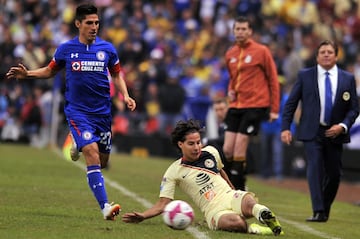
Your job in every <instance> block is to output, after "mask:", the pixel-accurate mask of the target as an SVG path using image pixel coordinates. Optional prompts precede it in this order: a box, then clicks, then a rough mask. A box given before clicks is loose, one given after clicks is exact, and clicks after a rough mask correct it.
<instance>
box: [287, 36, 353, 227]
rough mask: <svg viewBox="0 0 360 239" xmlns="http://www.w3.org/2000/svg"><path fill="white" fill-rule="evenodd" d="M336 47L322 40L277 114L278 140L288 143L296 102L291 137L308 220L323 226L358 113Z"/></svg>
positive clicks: (351, 78) (346, 74)
mask: <svg viewBox="0 0 360 239" xmlns="http://www.w3.org/2000/svg"><path fill="white" fill-rule="evenodd" d="M337 53H338V48H337V45H336V44H335V43H333V42H332V41H328V40H325V41H323V42H321V43H320V44H319V46H318V48H317V52H316V61H317V65H315V66H313V67H310V68H306V69H303V70H301V71H300V72H299V74H298V79H297V81H296V83H295V85H294V86H293V88H292V91H291V93H290V96H289V98H288V100H287V102H286V105H285V107H284V112H283V120H282V133H281V140H282V141H283V142H284V143H286V144H290V142H291V141H292V134H291V131H290V124H291V122H292V120H293V116H294V113H295V110H296V108H297V106H298V103H299V101H301V117H300V122H299V125H298V127H297V138H298V140H301V141H303V143H304V149H305V156H306V160H307V178H308V183H309V188H310V194H311V203H312V209H313V216H312V217H310V218H308V219H307V221H309V222H326V221H327V220H328V218H329V214H330V208H331V204H332V203H333V201H334V199H335V196H336V193H337V191H338V188H339V184H340V178H341V166H342V164H341V157H342V152H343V144H344V143H349V142H350V136H349V131H350V127H351V126H352V125H353V123H354V121H355V119H356V117H357V116H358V114H359V103H358V98H357V95H356V84H355V78H354V75H353V74H351V73H349V72H346V71H344V70H342V69H340V68H338V67H337V65H336V61H337Z"/></svg>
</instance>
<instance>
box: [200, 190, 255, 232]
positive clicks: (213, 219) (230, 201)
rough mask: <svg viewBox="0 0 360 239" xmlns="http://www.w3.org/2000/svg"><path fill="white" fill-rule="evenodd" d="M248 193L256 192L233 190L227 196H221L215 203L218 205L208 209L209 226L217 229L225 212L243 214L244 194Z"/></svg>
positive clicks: (207, 220) (206, 216)
mask: <svg viewBox="0 0 360 239" xmlns="http://www.w3.org/2000/svg"><path fill="white" fill-rule="evenodd" d="M247 194H251V195H253V196H255V194H254V193H251V192H246V191H241V190H236V191H234V190H233V191H230V192H229V193H227V194H226V195H225V196H223V197H221V198H219V199H218V203H215V204H216V206H214V207H212V208H211V210H209V211H207V212H206V214H205V218H206V222H207V224H208V227H209V228H210V229H211V230H217V228H218V222H219V219H220V217H221V216H222V215H224V214H233V213H235V214H238V215H240V216H243V214H242V211H241V204H242V200H243V198H244V196H245V195H247Z"/></svg>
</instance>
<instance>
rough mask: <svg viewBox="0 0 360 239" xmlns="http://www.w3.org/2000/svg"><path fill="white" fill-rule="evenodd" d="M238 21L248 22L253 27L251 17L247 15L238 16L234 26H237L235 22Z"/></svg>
mask: <svg viewBox="0 0 360 239" xmlns="http://www.w3.org/2000/svg"><path fill="white" fill-rule="evenodd" d="M236 22H238V23H247V24H248V26H249V28H250V29H252V23H251V21H250V19H249V18H247V17H245V16H238V17H236V18H235V22H234V26H235V23H236Z"/></svg>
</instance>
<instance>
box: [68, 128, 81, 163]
mask: <svg viewBox="0 0 360 239" xmlns="http://www.w3.org/2000/svg"><path fill="white" fill-rule="evenodd" d="M69 134H70V136H71V139H72V145H71V148H70V158H71V160H72V161H78V160H79V158H80V155H81V153H80V152H79V150H78V149H77V147H76V143H75V140H74V137H73V135H72V134H71V133H69Z"/></svg>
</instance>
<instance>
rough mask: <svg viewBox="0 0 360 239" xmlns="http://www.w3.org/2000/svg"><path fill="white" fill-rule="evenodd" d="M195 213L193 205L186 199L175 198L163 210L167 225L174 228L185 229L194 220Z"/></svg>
mask: <svg viewBox="0 0 360 239" xmlns="http://www.w3.org/2000/svg"><path fill="white" fill-rule="evenodd" d="M194 217H195V213H194V210H193V209H192V207H191V206H190V205H189V204H188V203H187V202H185V201H182V200H174V201H171V202H170V203H168V204H167V205H166V207H165V209H164V212H163V219H164V222H165V224H166V225H168V226H169V227H170V228H172V229H176V230H184V229H185V228H187V227H188V226H189V225H190V224H191V223H192V221H193V220H194Z"/></svg>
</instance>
